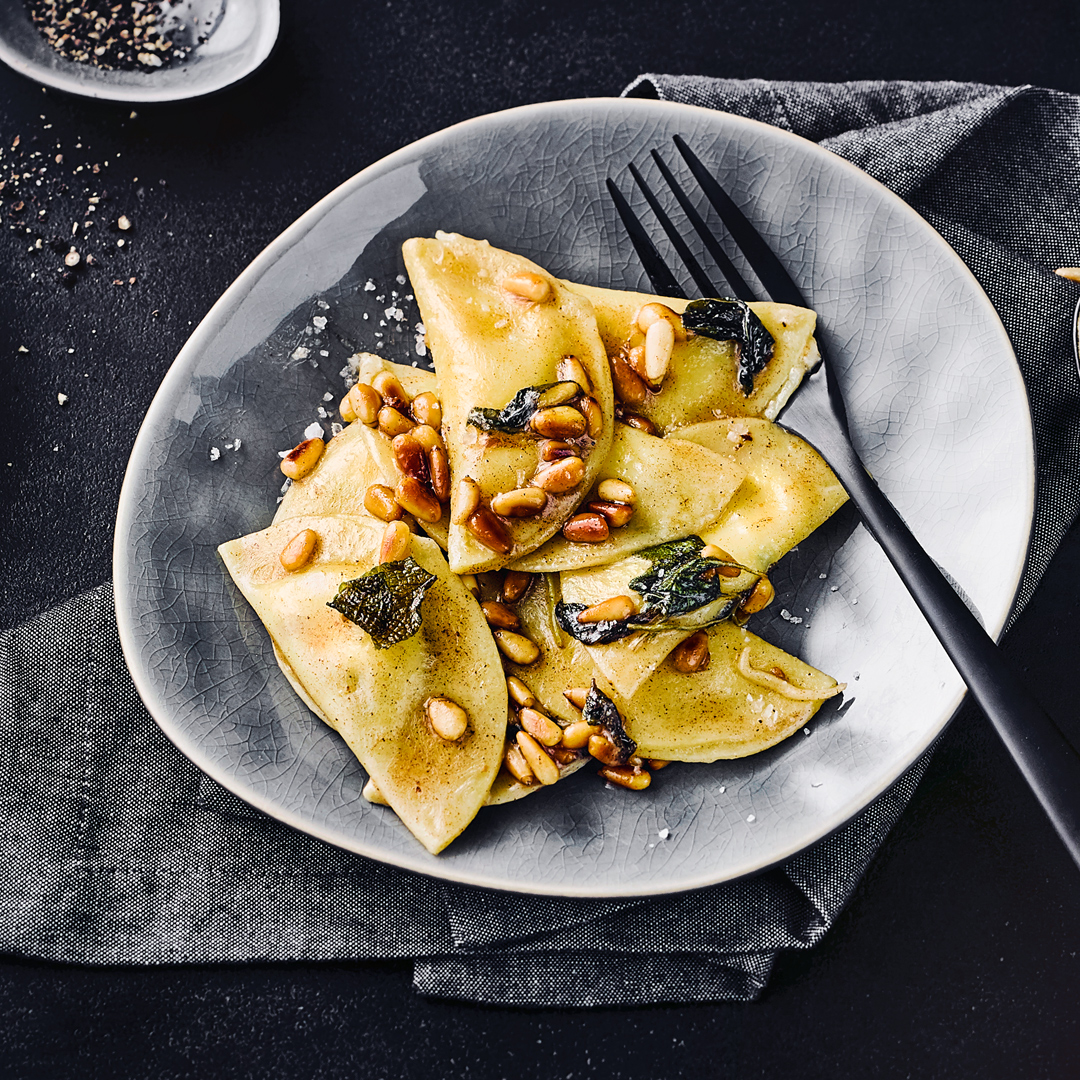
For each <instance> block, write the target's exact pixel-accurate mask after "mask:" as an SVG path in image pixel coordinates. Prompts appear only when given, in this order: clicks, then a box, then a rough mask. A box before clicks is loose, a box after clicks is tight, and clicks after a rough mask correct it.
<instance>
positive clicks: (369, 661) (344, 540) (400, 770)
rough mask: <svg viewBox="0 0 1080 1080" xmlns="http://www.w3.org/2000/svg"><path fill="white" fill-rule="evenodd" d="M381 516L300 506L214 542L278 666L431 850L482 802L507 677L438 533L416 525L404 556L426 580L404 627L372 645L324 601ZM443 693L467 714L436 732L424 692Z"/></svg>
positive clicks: (365, 550)
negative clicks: (288, 565)
mask: <svg viewBox="0 0 1080 1080" xmlns="http://www.w3.org/2000/svg"><path fill="white" fill-rule="evenodd" d="M304 529H311V530H312V531H314V532H315V533H316V535H317V537H318V543H317V547H316V549H315V554H314V557H313V558H312V559H311V561H310V562H309V563H308V564H307V565H306V566H304V567H303V568H302V569H300V570H297V571H294V572H289V571H286V570H285V569H283V567H282V565H281V562H280V559H279V555H280V553H281V551H282V549H283V548H284V547H285V546H286V544H287V543H288V542H289V540H290V539H291V538H292V537H293V536H295V535H296V534H297V533H298V532H300V531H302V530H304ZM383 530H384V526H383V525H382V524H381V523H380V522H376V521H374V520H372V519H369V518H367V519H366V518H359V517H344V516H338V517H300V518H290V519H288V520H285V521H281V522H279V523H277V524H275V525H272V526H271V527H270V528H268V529H265V530H263V531H262V532H258V533H252V534H251V535H249V536H245V537H241V538H240V539H238V540H233V541H230V542H229V543H227V544H223V545H221V547H220V548H219V549H218V550H219V551H220V553H221V556H222V558H223V559H224V561H225V564H226V566H227V567H228V570H229V573H230V574H231V575H232V577H233V580H234V581H235V582H236V584H237V585H238V586H239V587H240V590H241V591H242V592H243V594H244V596H245V598H246V599H247V600H248V602H249V603H250V604H251V606H252V607H253V608H254V609H255V611H256V613H257V614H258V616H259V618H260V619H261V620H262V621H263V623H264V625H265V626H266V628H267V630H268V631H269V633H270V636H271V638H272V639H273V642H274V646H275V650H276V651H277V652H278V654H279V656H281V657H282V658H283V659H284V661H285V665H283V670H284V671H285V673H286V675H288V676H289V678H290V679H291V680H292V681H293V682H294V685H297V686H298V689H300V690H301V693H302V696H303V697H304V699H305V700H306V701H308V702H309V703H310V704H312V705H313V706H314V707H315V708H316V710H317V712H318V713H319V715H320V716H321V717H322V718H323V719H324V720H325V721H326V722H327V723H328V724H330V726H331V727H333V728H334V729H335V730H336V731H338V732H339V733H340V734H341V735H342V737H343V738H344V739H345V741H346V743H348V745H349V747H350V749H351V750H352V751H353V753H354V754H355V755H356V756H357V758H358V759H359V760H360V763H361V765H363V767H364V769H365V770H366V771H367V772H368V774H369V775H370V777H371V779H372V780H373V781H374V782H375V784H376V785H377V787H378V789H379V790H380V791H381V792H382V794H383V795H384V796H385V798H386V800H387V801H388V802H389V803H390V805H391V806H392V807H393V809H394V811H395V812H396V813H397V815H398V816H399V817H400V818H401V820H402V821H403V822H404V823H405V825H406V826H407V827H408V828H409V830H410V831H411V832H412V833H413V835H414V836H415V837H416V838H417V839H418V840H419V841H420V842H421V843H422V844H423V845H424V846H425V847H426V848H427V849H428V850H429V851H431V852H433V853H434V852H438V851H441V850H442V849H443V848H444V847H446V845H447V844H448V843H450V841H451V840H453V839H454V837H456V836H457V835H458V834H459V833H460V832H461V831H462V829H464V828H465V826H466V825H468V823H469V822H470V821H471V820H472V819H473V817H474V816H475V814H476V811H477V810H478V808H479V807H480V806H481V805H483V803H484V800H485V798H486V797H487V793H488V791H489V789H490V788H491V785H492V782H493V781H494V779H495V776H496V774H497V773H498V770H499V766H500V764H501V762H502V757H503V747H504V740H505V734H506V713H507V698H506V683H505V680H504V676H503V671H502V667H501V664H500V662H499V656H498V652H497V651H496V648H495V643H494V641H493V639H492V637H491V633H490V631H489V629H488V627H487V624H486V622H485V620H484V617H483V615H482V613H481V611H480V608H479V605H478V604H477V603H476V600H475V599H474V598H473V597H472V595H471V594H470V593H468V592H467V591H466V589H465V588H464V586H463V585H462V584H461V582H460V580H459V579H458V578H457V577H456V576H455V575H454V574H452V573H451V572H450V570H449V567H448V566H447V565H446V561H445V559H444V558H443V555H442V553H441V551H440V550H439V548H438V547H437V546H436V544H435V543H434V542H433V541H431V540H428V539H426V538H424V537H420V536H414V537H413V539H412V541H411V544H410V550H409V556H410V557H411V558H412V559H414V560H415V562H416V563H417V564H419V566H420V567H422V568H423V570H424V571H426V572H427V573H428V574H431V575H434V581H433V582H432V583H431V584H430V586H429V587H428V588H427V591H426V593H425V595H424V599H423V602H422V604H421V607H420V611H421V616H422V621H421V625H420V628H419V630H418V631H417V632H416V633H414V634H413V635H412V636H411V637H408V638H406V639H405V640H403V641H400V642H399V643H397V644H394V645H391V646H390V647H389V648H385V649H380V648H377V647H376V645H375V644H374V642H373V640H372V638H371V637H370V636H369V634H368V633H367V632H366V631H365V630H362V629H361V628H360V627H359V626H358V625H356V624H355V623H353V622H351V621H350V620H349V619H347V618H346V617H345V616H344V615H342V614H340V613H339V612H338V611H336V610H334V609H332V608H330V607H328V606H327V604H328V601H330V600H331V599H333V598H334V597H335V596H336V595H337V593H338V587H339V586H340V585H341V584H342V583H343V582H347V581H350V580H353V579H356V578H358V577H360V576H361V575H362V574H364V573H365V572H366V571H368V570H370V569H371V568H372V567H373V566H375V565H376V564H377V563H378V561H379V549H380V544H381V541H382V535H383ZM440 697H445V698H448V699H450V700H451V701H453V702H455V703H456V704H457V705H459V706H460V707H461V708H463V709H464V710H465V712H466V714H467V715H468V727H467V730H466V733H465V734H464V735H463V736H462V737H461V738H460V739H458V740H457V741H453V742H451V741H446V740H444V739H442V738H440V737H439V736H438V735H436V734H435V733H434V731H433V730H432V729H431V727H430V726H429V724H428V721H427V718H426V715H425V703H426V702H428V701H429V699H432V698H440Z"/></svg>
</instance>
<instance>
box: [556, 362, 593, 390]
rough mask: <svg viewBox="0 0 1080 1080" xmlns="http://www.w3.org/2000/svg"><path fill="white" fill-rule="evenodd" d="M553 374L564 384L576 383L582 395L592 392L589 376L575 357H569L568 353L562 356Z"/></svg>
mask: <svg viewBox="0 0 1080 1080" xmlns="http://www.w3.org/2000/svg"><path fill="white" fill-rule="evenodd" d="M555 373H556V374H557V375H558V377H559V378H560V379H562V380H563V381H564V382H576V383H577V384H578V386H580V387H581V392H582V393H583V394H587V393H589V391H590V390H592V383H591V382H590V381H589V376H588V374H587V373H586V371H585V368H584V367H583V366H582V363H581V361H580V360H579V359H578V358H577V357H576V356H571V355H570V354H569V353H567V354H566V356H564V357H563V358H562V359H561V360H560V361H559V364H558V367H556V368H555Z"/></svg>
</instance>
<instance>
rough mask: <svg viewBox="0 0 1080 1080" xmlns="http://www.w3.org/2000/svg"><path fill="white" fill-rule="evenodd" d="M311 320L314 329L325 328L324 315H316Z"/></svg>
mask: <svg viewBox="0 0 1080 1080" xmlns="http://www.w3.org/2000/svg"><path fill="white" fill-rule="evenodd" d="M311 322H312V325H313V326H314V327H315V329H316V330H325V329H326V316H325V315H316V316H315V317H314V318H313V319H312V320H311Z"/></svg>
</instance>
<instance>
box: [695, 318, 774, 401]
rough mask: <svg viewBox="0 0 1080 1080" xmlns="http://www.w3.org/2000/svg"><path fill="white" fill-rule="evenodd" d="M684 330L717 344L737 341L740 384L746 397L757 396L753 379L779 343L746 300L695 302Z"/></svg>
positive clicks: (764, 365) (765, 364)
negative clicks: (700, 335)
mask: <svg viewBox="0 0 1080 1080" xmlns="http://www.w3.org/2000/svg"><path fill="white" fill-rule="evenodd" d="M682 320H683V326H685V327H686V329H687V330H693V331H694V333H695V334H702V335H703V336H704V337H710V338H712V339H713V340H715V341H734V342H735V346H736V348H737V349H738V355H739V364H738V371H737V376H736V378H737V380H738V383H739V389H740V390H742V392H743V394H744V395H745V396H746V397H749V396H750V395H751V394H752V393H753V392H754V377H755V376H756V375H757V374H758V373H759V372H762V371H764V370H765V368H766V366H767V365H768V363H769V361H770V360H771V359H772V358H773V350H774V348H775V347H776V341H775V340H774V339H773V336H772V334H770V333H769V331H768V330H767V329H766V328H765V324H764V323H762V321H761V320H760V319H759V318H758V317H757V315H755V314H754V312H753V311H752V310H751V309H750V305H749V304H747V303H746V302H745V301H743V300H735V299H729V298H724V299H707V300H693V301H691V302H690V303H689V304H687V306H686V310H685V311H684V312H683V316H682Z"/></svg>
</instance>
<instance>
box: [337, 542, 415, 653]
mask: <svg viewBox="0 0 1080 1080" xmlns="http://www.w3.org/2000/svg"><path fill="white" fill-rule="evenodd" d="M434 581H435V575H434V574H429V573H428V571H427V570H425V569H424V568H423V567H422V566H421V565H420V564H419V563H418V562H416V561H415V560H414V559H413V558H412V557H411V556H409V557H407V558H405V559H402V560H400V561H399V562H385V563H380V564H379V565H378V566H375V567H373V568H372V569H371V570H369V571H368V572H367V573H366V574H362V575H361V576H360V577H358V578H353V579H352V581H346V582H343V583H342V584H341V586H340V587H339V588H338V593H337V596H335V597H334V598H333V600H330V601H329V602H328V603H327V605H326V606H327V607H332V608H333V609H334V610H335V611H340V612H341V614H342V615H344V616H345V618H346V619H350V620H352V622H354V623H356V625H357V626H359V627H360V629H361V630H366V631H367V633H368V634H369V635H370V636H371V640H372V641H373V642H374V643H375V645H376V646H377V647H378V648H380V649H388V648H390V646H391V645H397V644H398V643H399V642H402V641H405V640H406V638H411V637H412V636H413V634H415V633H416V632H417V630H419V629H420V626H421V624H422V622H423V616H422V613H421V611H420V605H421V604H422V603H423V601H424V595H425V594H426V593H427V590H428V589H429V588H430V586H431V584H432V582H434Z"/></svg>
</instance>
